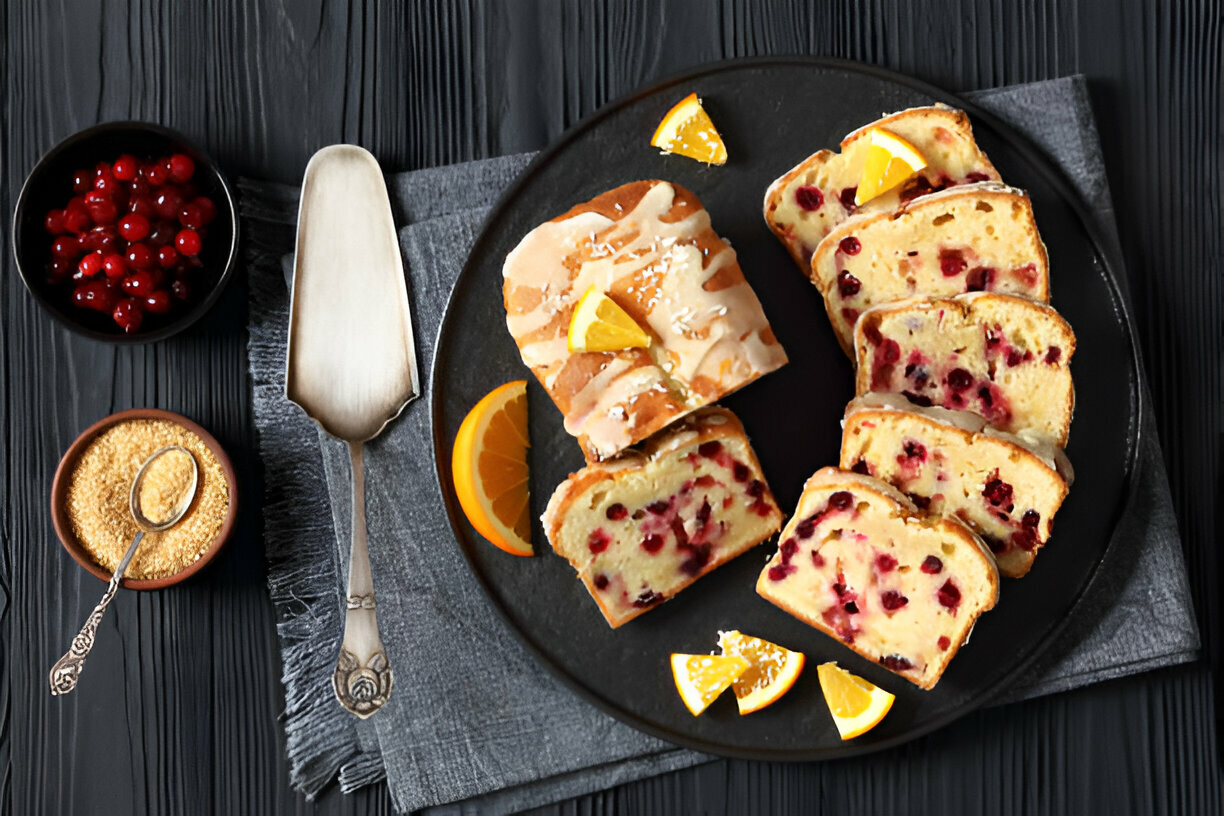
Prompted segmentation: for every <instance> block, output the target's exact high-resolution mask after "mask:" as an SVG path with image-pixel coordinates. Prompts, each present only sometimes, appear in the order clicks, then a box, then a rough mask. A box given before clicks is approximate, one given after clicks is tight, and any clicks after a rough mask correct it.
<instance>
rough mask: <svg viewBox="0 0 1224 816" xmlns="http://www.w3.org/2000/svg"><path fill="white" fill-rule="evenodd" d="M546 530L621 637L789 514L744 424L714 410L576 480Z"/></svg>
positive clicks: (557, 496) (558, 497) (555, 505)
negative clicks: (624, 627) (625, 628)
mask: <svg viewBox="0 0 1224 816" xmlns="http://www.w3.org/2000/svg"><path fill="white" fill-rule="evenodd" d="M543 522H544V529H545V532H546V533H547V535H548V540H549V542H550V543H551V544H552V547H553V549H554V550H555V551H556V552H557V554H558V555H561V556H562V557H564V558H566V559H567V560H568V561H569V562H570V564H571V565H572V566H573V567H574V568H575V569H576V570H577V571H578V577H579V578H580V579H581V580H582V581H583V583H584V584H585V585H586V588H587V590H588V591H589V592H590V593H591V597H592V598H594V599H595V602H596V603H597V604H598V605H599V609H600V611H601V612H602V613H603V615H604V617H605V618H606V619H607V621H608V623H609V625H611V626H612V627H613V628H615V627H617V626H620V625H621V624H623V623H625V622H626V621H629V620H631V619H633V618H634V617H637V616H638V615H640V614H642V613H643V612H646V611H647V610H649V609H652V608H654V607H655V606H657V605H658V604H660V603H662V602H663V601H665V600H667V599H668V598H671V597H672V596H674V595H675V594H676V593H677V592H679V591H680V590H682V589H684V588H685V587H687V586H689V585H690V584H692V583H693V582H694V581H696V580H697V579H698V578H700V577H701V576H703V575H705V574H706V573H708V572H710V571H711V570H712V569H714V568H715V567H717V566H719V565H720V564H723V563H726V562H727V561H729V560H731V559H732V558H734V557H735V556H737V555H740V554H741V553H743V552H744V551H746V550H748V549H749V548H751V547H753V546H755V545H756V544H758V543H760V542H761V541H763V540H764V539H766V538H768V537H769V536H771V535H772V534H773V533H775V532H777V530H778V528H779V527H780V526H781V523H782V513H781V511H780V510H779V509H778V506H777V504H776V503H775V502H774V499H773V495H772V494H771V493H770V490H769V486H768V485H767V484H766V483H765V479H764V476H763V475H762V473H761V467H760V464H759V463H758V462H757V459H756V455H755V454H754V453H753V451H752V448H751V447H750V445H749V443H748V438H747V436H746V435H745V434H744V430H743V427H742V426H741V425H740V423H739V420H738V419H737V418H736V417H735V415H734V414H732V413H731V412H730V411H728V410H726V409H723V408H707V409H703V410H701V411H698V412H697V413H695V414H693V415H691V416H689V417H686V418H685V419H684V420H682V421H680V422H679V423H677V424H676V425H674V426H672V427H671V428H669V429H667V430H666V431H664V432H662V433H661V434H659V435H657V436H655V437H652V438H651V439H650V440H648V441H647V443H646V444H645V445H644V446H643V449H642V450H641V451H640V452H638V451H630V452H628V453H626V454H625V455H623V456H622V457H620V458H618V459H614V460H610V461H608V462H603V463H599V464H594V465H588V466H587V467H585V468H583V469H582V470H580V471H578V472H577V473H574V474H571V475H570V477H569V478H568V479H567V480H566V481H565V482H563V483H562V484H561V485H560V486H559V487H558V488H557V490H556V492H554V493H553V496H552V499H551V500H550V501H549V503H548V508H547V510H545V512H544V516H543Z"/></svg>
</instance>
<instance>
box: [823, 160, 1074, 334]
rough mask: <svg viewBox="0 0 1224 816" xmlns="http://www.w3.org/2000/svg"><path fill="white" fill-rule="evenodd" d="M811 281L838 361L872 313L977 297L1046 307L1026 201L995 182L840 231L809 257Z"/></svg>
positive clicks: (1042, 265)
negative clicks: (919, 301) (925, 300)
mask: <svg viewBox="0 0 1224 816" xmlns="http://www.w3.org/2000/svg"><path fill="white" fill-rule="evenodd" d="M811 278H812V282H813V283H815V284H816V288H817V289H819V290H820V294H821V295H823V296H824V301H825V311H827V312H828V313H829V320H830V321H831V322H832V323H833V330H834V331H835V332H836V333H837V339H838V340H839V341H840V342H841V344H842V348H843V349H844V350H845V351H846V353H847V354H852V353H853V351H852V346H851V345H850V338H851V335H852V333H853V332H854V322H855V320H857V319H858V316H859V315H860V314H861V313H862V312H864V311H866V310H867V309H870V308H871V307H872V306H874V305H876V304H880V303H888V302H890V301H894V300H901V299H902V298H908V297H914V296H915V295H932V296H946V295H956V294H960V293H962V292H979V291H987V292H1004V293H1007V294H1013V295H1022V296H1024V297H1027V298H1032V299H1034V300H1041V301H1046V300H1049V298H1050V283H1049V266H1048V262H1047V258H1046V249H1045V245H1044V244H1043V243H1042V242H1041V236H1040V235H1038V234H1037V224H1036V222H1035V221H1034V220H1033V209H1032V207H1031V206H1030V205H1029V199H1028V195H1027V194H1025V193H1024V192H1023V191H1022V190H1017V189H1015V188H1013V187H1006V186H1004V185H1002V184H995V183H982V184H968V185H963V186H960V187H954V188H953V189H951V190H945V191H944V192H941V193H935V194H933V195H929V196H924V197H923V198H920V199H918V200H916V201H913V202H911V203H909V204H907V205H905V206H903V207H902V208H901V209H899V210H897V211H896V212H894V213H882V214H879V215H873V216H860V217H855V218H852V219H850V220H848V221H844V222H842V223H841V224H840V225H839V226H838V227H837V229H835V230H833V231H832V232H831V233H829V235H828V237H826V238H825V240H824V241H823V242H822V243H821V244H820V247H819V248H818V249H817V250H816V254H815V255H813V256H812V266H811Z"/></svg>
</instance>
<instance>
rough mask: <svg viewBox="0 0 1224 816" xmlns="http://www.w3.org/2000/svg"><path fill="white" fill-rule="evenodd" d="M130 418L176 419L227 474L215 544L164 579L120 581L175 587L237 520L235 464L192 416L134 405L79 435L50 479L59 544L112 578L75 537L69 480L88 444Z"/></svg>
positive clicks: (201, 564) (104, 577)
mask: <svg viewBox="0 0 1224 816" xmlns="http://www.w3.org/2000/svg"><path fill="white" fill-rule="evenodd" d="M131 419H160V420H164V421H166V422H173V423H174V424H176V425H179V426H180V427H182V428H185V429H186V430H188V431H191V432H192V433H193V434H195V435H196V436H198V437H199V438H200V441H202V442H203V443H204V444H205V446H207V447H208V449H209V450H210V451H212V454H213V456H216V457H217V461H218V462H220V463H221V470H222V472H224V474H225V481H226V483H227V484H228V485H229V508H228V509H227V511H226V514H225V521H224V522H222V524H221V529H220V531H219V532H218V533H217V535H216V537H215V538H213V541H212V543H211V544H210V545H209V547H208V549H207V550H205V551H204V554H203V555H201V556H200V557H199V558H198V559H196V560H195V561H193V562H192V563H191V565H190V566H188V567H187V568H185V569H183V570H180V571H179V572H176V573H175V574H173V575H168V576H166V577H165V578H151V579H145V580H137V579H135V578H124V579H123V580H122V581H120V582H119V585H120V586H122V587H123V588H124V589H163V588H164V587H168V586H173V585H174V584H177V583H179V582H181V581H185V580H187V579H188V578H190V577H191V576H192V575H195V574H196V573H197V572H199V571H200V570H201V569H203V568H204V565H205V564H207V563H208V562H209V561H211V560H212V559H213V557H214V556H216V554H217V552H218V551H219V550H220V549H221V547H222V545H224V544H225V542H226V541H227V540H228V539H229V537H230V533H231V532H233V529H234V522H235V520H236V519H237V518H238V480H237V479H236V478H235V477H234V465H233V463H232V462H231V461H230V458H229V456H228V455H227V454H226V453H225V450H224V449H223V448H222V447H221V445H220V444H219V443H218V442H217V440H216V439H214V438H213V437H212V434H210V433H209V432H208V431H206V430H204V429H203V428H201V427H200V426H199V425H197V424H195V423H194V422H192V421H191V420H190V419H187V417H184V416H181V415H179V414H175V413H171V412H170V411H161V410H158V409H156V408H134V409H132V410H130V411H120V412H119V413H117V414H111V415H110V416H108V417H106V418H104V419H101V420H99V421H97V422H95V423H94V424H93V425H90V426H89V427H88V428H86V429H85V431H84V432H83V433H82V434H81V435H80V436H78V437H77V438H76V441H74V442H73V443H72V444H71V445H70V446H69V447H68V451H67V452H66V453H65V454H64V457H63V458H62V459H60V463H59V467H57V468H56V469H55V479H54V480H53V481H52V482H51V521H52V523H53V524H54V525H55V532H56V535H58V536H59V540H60V543H61V544H63V545H64V549H65V550H67V551H68V554H69V555H71V556H72V558H73V560H75V561H76V562H77V563H78V564H80V565H81V566H82V567H84V568H85V569H86V570H88V571H89V572H91V573H93V574H94V575H96V576H97V577H98V579H99V580H101V581H109V580H110V579H111V573H109V572H107V571H106V569H104V568H103V567H102V566H101V565H99V564H98V563H97V562H96V561H94V560H93V558H92V556H90V554H89V552H88V551H87V550H86V549H85V548H84V547H83V546H81V543H80V542H79V541H77V539H76V536H74V535H73V533H72V522H71V521H70V520H69V519H68V507H67V497H68V482H69V481H70V479H71V476H72V469H73V467H74V466H75V465H76V461H77V459H78V458H79V457H80V455H81V453H82V452H83V451H84V450H85V448H86V446H88V445H89V443H90V442H92V441H93V440H94V439H95V438H96V437H97V436H98V435H99V434H101V433H102V432H103V431H105V430H107V429H108V428H111V427H113V426H115V425H117V424H119V423H120V422H125V421H127V420H131Z"/></svg>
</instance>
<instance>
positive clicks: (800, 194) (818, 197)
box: [795, 185, 824, 212]
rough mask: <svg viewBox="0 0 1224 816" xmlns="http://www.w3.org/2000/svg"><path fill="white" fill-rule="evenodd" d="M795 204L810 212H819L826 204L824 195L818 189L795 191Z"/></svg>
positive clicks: (807, 188)
mask: <svg viewBox="0 0 1224 816" xmlns="http://www.w3.org/2000/svg"><path fill="white" fill-rule="evenodd" d="M795 203H796V204H798V205H799V206H800V207H801V208H803V209H805V210H807V211H808V212H811V211H812V210H818V209H820V207H821V206H822V205H823V204H824V194H823V193H821V192H820V190H819V188H817V187H812V186H810V185H809V186H806V187H800V188H799V189H798V190H796V191H795Z"/></svg>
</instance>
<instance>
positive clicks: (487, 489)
mask: <svg viewBox="0 0 1224 816" xmlns="http://www.w3.org/2000/svg"><path fill="white" fill-rule="evenodd" d="M528 447H530V443H529V442H528V440H527V381H526V380H515V381H514V382H508V383H506V384H505V385H503V386H500V387H498V388H495V389H493V390H492V391H490V392H489V393H488V394H487V395H485V397H484V398H483V399H481V400H480V402H478V403H476V405H475V407H473V408H472V410H471V411H469V412H468V415H467V416H466V417H464V419H463V423H462V424H461V425H460V426H459V433H458V434H457V435H456V436H455V448H454V450H453V451H452V454H451V471H452V475H453V477H454V480H455V493H456V494H457V495H458V497H459V506H460V507H462V508H463V512H464V515H466V516H467V517H468V521H470V522H471V523H472V526H473V527H475V528H476V531H477V532H478V533H480V534H481V535H482V536H484V537H485V538H487V539H488V540H489V541H490V542H492V543H493V544H494V545H495V546H497V547H500V548H501V549H503V550H505V551H506V552H508V553H512V554H513V555H531V554H532V549H531V510H530V502H529V501H528V499H529V496H528V493H527V448H528Z"/></svg>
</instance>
